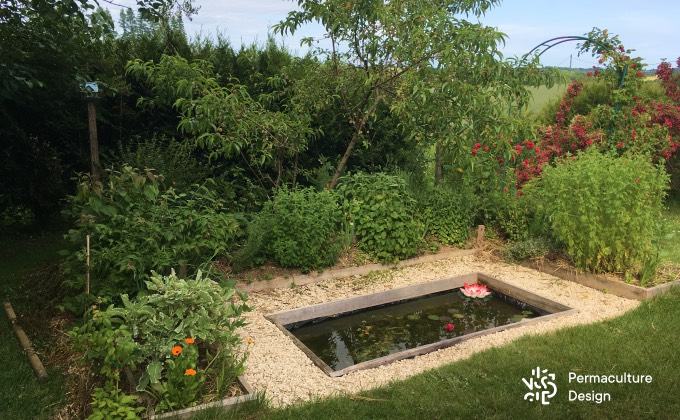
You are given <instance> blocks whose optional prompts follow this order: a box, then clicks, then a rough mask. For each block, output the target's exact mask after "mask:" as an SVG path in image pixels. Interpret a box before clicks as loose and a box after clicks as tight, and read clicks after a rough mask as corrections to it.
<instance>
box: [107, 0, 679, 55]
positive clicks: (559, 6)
mask: <svg viewBox="0 0 680 420" xmlns="http://www.w3.org/2000/svg"><path fill="white" fill-rule="evenodd" d="M113 1H114V2H115V3H117V4H120V5H126V6H130V7H133V8H134V7H135V6H136V0H113ZM423 1H427V0H423ZM100 3H101V4H102V6H105V7H107V8H108V9H109V10H111V13H112V15H113V17H114V20H115V21H116V23H117V22H118V14H119V12H120V10H121V7H118V6H114V5H109V4H106V3H104V2H103V1H100ZM194 3H195V4H196V5H198V6H200V7H201V8H200V10H199V12H198V15H195V16H193V20H192V21H185V28H186V30H187V33H188V34H189V36H195V35H196V34H198V33H200V34H202V35H203V36H215V35H216V34H217V33H218V32H220V33H221V34H222V35H224V36H226V37H227V38H228V39H229V40H230V41H231V44H232V45H233V46H235V47H237V46H239V45H241V44H242V43H243V44H246V45H250V44H252V43H253V42H258V43H262V42H264V41H265V40H266V39H267V34H268V33H269V32H270V29H271V26H272V25H274V24H276V23H278V22H279V21H281V20H282V19H284V18H285V16H286V14H287V13H288V12H289V11H291V10H293V9H294V8H295V7H296V5H297V2H296V1H291V0H248V1H238V0H195V1H194ZM678 16H680V2H679V1H675V0H647V1H642V0H636V1H630V0H618V1H617V0H589V1H583V0H562V1H554V0H552V1H551V0H505V1H502V2H501V4H500V5H498V6H496V7H495V8H492V9H491V10H489V11H488V12H487V13H486V15H485V16H483V17H481V18H480V19H479V20H480V22H481V23H483V24H485V25H487V26H494V27H496V28H498V29H499V30H500V31H501V32H503V33H505V34H506V35H507V39H506V43H505V46H503V47H502V49H501V50H502V52H503V54H504V56H506V57H512V56H522V55H524V54H526V53H527V52H529V51H530V50H531V49H532V48H533V47H535V46H536V45H538V44H540V43H542V42H543V41H546V40H548V39H551V38H555V37H558V36H568V35H584V34H586V33H588V32H589V31H590V30H592V29H593V27H598V28H600V29H608V30H609V32H610V33H611V34H617V35H619V38H620V40H621V41H622V43H623V44H624V46H625V47H626V48H631V49H634V50H635V51H634V52H633V53H632V54H631V55H632V56H634V57H642V58H643V61H644V62H645V63H646V64H647V68H655V67H656V65H657V64H658V63H659V62H661V59H662V58H665V59H666V60H668V61H671V62H673V63H674V62H675V60H676V59H677V58H678V57H679V56H680V32H679V31H678V30H677V26H676V25H677V17H678ZM471 19H475V18H474V17H473V18H471ZM322 33H323V32H322V29H321V28H320V27H318V26H315V25H309V26H306V27H303V28H302V29H301V30H300V32H299V34H296V36H295V37H290V36H288V37H285V38H283V37H280V36H277V37H276V40H277V42H279V43H283V44H285V45H286V46H287V47H288V49H289V50H291V51H293V52H298V53H304V52H306V48H305V47H300V44H299V41H300V38H301V37H302V36H314V37H320V36H321V35H322ZM576 44H577V43H576V42H570V43H565V44H562V45H560V46H557V47H554V48H552V49H550V50H549V51H547V52H545V53H544V54H543V55H542V56H541V62H542V63H543V65H545V66H561V67H569V66H570V62H571V66H572V67H582V68H583V67H591V66H593V65H596V64H597V59H596V58H593V57H592V56H590V55H589V54H588V55H581V56H578V50H577V47H576Z"/></svg>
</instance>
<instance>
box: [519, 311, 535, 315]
mask: <svg viewBox="0 0 680 420" xmlns="http://www.w3.org/2000/svg"><path fill="white" fill-rule="evenodd" d="M532 314H533V312H531V311H522V315H532Z"/></svg>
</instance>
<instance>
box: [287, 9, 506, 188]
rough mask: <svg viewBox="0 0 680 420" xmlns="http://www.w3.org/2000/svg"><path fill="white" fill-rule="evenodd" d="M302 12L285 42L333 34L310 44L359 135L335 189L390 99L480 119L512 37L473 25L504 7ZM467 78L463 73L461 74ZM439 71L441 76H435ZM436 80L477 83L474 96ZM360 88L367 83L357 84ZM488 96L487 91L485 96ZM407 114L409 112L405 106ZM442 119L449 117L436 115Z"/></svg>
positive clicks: (294, 15) (293, 17) (290, 19)
mask: <svg viewBox="0 0 680 420" xmlns="http://www.w3.org/2000/svg"><path fill="white" fill-rule="evenodd" d="M297 3H298V6H299V10H296V11H293V12H290V13H289V14H288V16H287V18H286V19H285V20H284V21H282V22H280V23H279V24H277V25H275V27H274V30H275V31H276V32H277V33H280V34H284V35H285V34H288V33H290V34H293V33H295V32H297V31H298V30H299V29H300V28H301V27H302V26H303V25H305V24H307V23H312V22H316V23H320V24H321V25H323V27H324V29H325V36H324V40H323V42H322V43H319V44H318V45H326V44H327V45H328V46H327V47H319V46H316V45H317V42H318V41H320V40H315V39H312V38H306V39H305V40H304V41H303V42H306V43H307V44H308V45H309V46H310V47H314V48H315V51H316V54H317V55H318V56H321V57H324V58H325V59H327V60H328V61H330V63H332V66H331V67H330V68H331V70H330V74H329V75H328V77H333V78H335V79H336V80H337V83H336V84H335V85H336V86H337V87H336V91H335V92H333V94H334V95H337V96H338V97H339V98H340V100H341V104H342V112H343V113H344V115H345V117H346V118H347V119H348V121H349V122H350V123H351V125H352V127H353V133H352V136H351V138H350V139H349V140H348V143H347V147H346V150H345V153H344V154H343V156H342V158H341V159H340V161H339V163H338V166H337V168H336V170H335V173H334V175H333V178H332V180H331V181H330V183H329V185H328V187H329V188H330V189H332V188H334V187H335V185H336V184H337V182H338V178H339V177H340V175H341V174H342V172H343V170H344V168H345V166H346V164H347V161H348V159H349V157H350V155H351V154H352V151H353V149H354V148H355V146H356V145H357V143H358V142H359V141H360V140H361V139H362V138H363V137H364V135H365V130H366V127H367V124H368V122H369V121H370V120H371V119H373V118H375V116H376V110H377V109H378V106H379V105H380V103H381V102H385V101H387V100H388V99H390V98H393V99H401V100H412V99H413V96H414V94H417V96H418V97H419V98H423V99H424V100H423V101H422V102H421V104H422V106H423V107H427V106H428V104H433V103H441V102H442V99H436V98H435V97H437V96H440V97H441V96H442V95H443V96H445V97H449V98H450V97H451V95H455V96H456V97H455V100H450V101H449V102H450V104H451V105H453V106H458V107H460V109H463V110H466V112H468V114H467V115H468V116H470V117H472V116H473V115H474V112H475V106H474V104H475V103H478V102H479V101H478V97H479V95H480V94H483V89H484V86H485V84H488V83H490V82H491V81H492V80H493V78H494V75H496V74H498V73H499V72H500V71H502V70H503V68H504V66H505V65H504V64H503V63H502V61H501V58H502V56H501V54H500V53H499V51H498V44H499V43H500V42H502V41H503V40H504V35H503V34H502V33H501V32H499V31H497V30H496V29H494V28H490V27H485V26H484V25H482V24H480V23H474V22H471V21H470V20H468V19H469V18H470V17H480V16H481V15H483V14H484V13H485V12H486V11H487V10H488V9H489V8H490V7H492V6H495V5H496V4H498V3H499V1H497V0H466V1H459V0H430V1H422V0H392V1H384V0H362V1H357V0H354V1H352V0H349V1H348V0H298V1H297ZM463 69H464V70H463ZM461 70H463V71H461ZM435 71H436V72H435ZM434 74H436V75H437V77H440V78H441V79H447V78H450V79H451V80H454V81H460V83H459V85H460V84H465V83H466V82H467V80H468V79H467V78H470V77H473V78H474V79H475V82H474V83H473V85H474V86H475V88H474V89H466V90H465V91H462V92H458V93H456V92H452V90H451V89H449V87H450V85H445V83H446V82H445V81H437V80H435V82H434V83H435V84H434V85H430V84H429V82H428V80H432V79H431V78H428V79H423V77H424V76H428V75H429V76H431V75H434ZM357 80H360V81H361V83H357ZM480 88H481V89H482V90H480ZM397 108H400V109H406V108H408V107H406V106H401V107H399V106H397ZM431 116H432V117H433V118H435V117H438V116H440V117H448V115H447V116H442V115H441V113H440V114H439V115H438V114H437V113H435V112H433V113H431Z"/></svg>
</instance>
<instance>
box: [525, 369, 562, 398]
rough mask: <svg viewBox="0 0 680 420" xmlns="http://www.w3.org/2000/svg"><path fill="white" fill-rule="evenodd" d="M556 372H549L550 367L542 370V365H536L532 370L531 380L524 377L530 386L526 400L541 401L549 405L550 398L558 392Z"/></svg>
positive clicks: (526, 383) (528, 386)
mask: <svg viewBox="0 0 680 420" xmlns="http://www.w3.org/2000/svg"><path fill="white" fill-rule="evenodd" d="M554 380H555V374H554V373H548V369H543V370H541V368H540V367H536V369H533V370H532V371H531V377H529V380H526V379H524V378H522V382H524V385H526V386H527V388H529V392H527V393H526V394H524V400H525V401H526V400H529V401H539V400H540V401H541V404H543V405H548V404H550V401H548V399H550V398H552V397H554V396H555V394H556V393H557V386H555V382H553V381H554Z"/></svg>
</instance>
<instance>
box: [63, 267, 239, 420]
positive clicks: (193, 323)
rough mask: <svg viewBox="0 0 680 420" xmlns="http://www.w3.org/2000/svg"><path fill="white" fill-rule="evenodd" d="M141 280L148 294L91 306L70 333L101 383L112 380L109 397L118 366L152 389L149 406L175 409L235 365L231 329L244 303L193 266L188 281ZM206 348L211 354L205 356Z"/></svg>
mask: <svg viewBox="0 0 680 420" xmlns="http://www.w3.org/2000/svg"><path fill="white" fill-rule="evenodd" d="M146 283H147V289H148V293H146V294H144V295H139V296H138V297H137V299H134V300H130V299H129V298H128V297H127V295H123V297H122V299H123V306H122V307H115V306H113V305H111V306H109V307H108V308H107V309H106V310H99V309H97V307H94V308H93V309H91V311H90V312H89V318H88V320H87V322H86V323H85V324H84V325H83V326H81V327H76V328H74V329H73V330H72V331H71V333H70V336H71V337H72V338H73V340H74V342H75V343H76V346H77V347H78V348H80V349H81V350H83V351H85V354H86V357H87V360H88V361H89V362H90V363H95V364H96V366H97V367H98V369H99V373H101V374H103V375H104V377H105V378H106V381H107V385H106V386H109V387H115V389H114V390H113V391H110V396H113V395H114V394H115V392H114V391H116V390H119V385H118V384H119V382H120V377H121V375H120V374H121V372H122V371H123V370H124V369H131V370H132V371H133V372H135V373H137V375H136V377H138V378H139V383H138V384H136V390H137V391H147V392H149V393H150V394H151V395H152V396H154V397H155V399H156V401H157V404H158V405H157V407H156V408H157V410H159V411H163V410H168V409H174V408H181V407H186V406H189V405H192V404H194V403H195V402H196V401H197V398H198V397H200V395H201V393H202V392H204V391H205V389H204V387H203V385H204V383H205V380H206V378H207V377H209V376H211V375H215V376H217V375H219V376H220V377H221V378H224V377H229V378H232V379H233V378H235V377H236V376H237V375H239V374H240V373H241V372H242V369H243V363H244V362H245V355H240V354H239V353H238V352H237V347H238V345H239V344H240V342H241V339H240V337H239V335H238V333H237V329H238V328H240V327H242V326H243V325H245V320H244V318H243V316H242V315H243V313H244V312H245V311H248V310H249V308H248V307H247V306H246V304H245V302H246V296H245V295H243V294H241V293H239V292H236V290H235V289H234V288H233V283H232V284H229V285H227V287H226V288H224V289H223V288H222V287H220V286H219V285H217V284H216V283H215V282H213V281H212V280H211V279H210V278H208V277H204V276H203V275H202V273H201V272H200V271H199V272H198V273H197V274H196V277H195V278H194V279H191V280H186V279H179V278H177V276H176V275H175V273H174V272H173V273H172V274H171V275H170V276H160V275H159V274H156V273H154V274H153V275H152V276H151V279H150V280H149V281H147V282H146ZM197 346H200V347H198V348H197ZM200 349H204V350H203V352H201V351H199V350H200ZM209 349H217V353H216V354H218V355H219V357H218V356H217V355H216V356H212V357H210V358H206V356H207V353H205V351H207V350H209ZM201 355H203V359H210V360H201ZM215 361H217V363H215ZM189 369H190V370H191V371H193V373H192V372H191V371H189ZM226 371H228V372H226ZM95 398H96V397H95Z"/></svg>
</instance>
